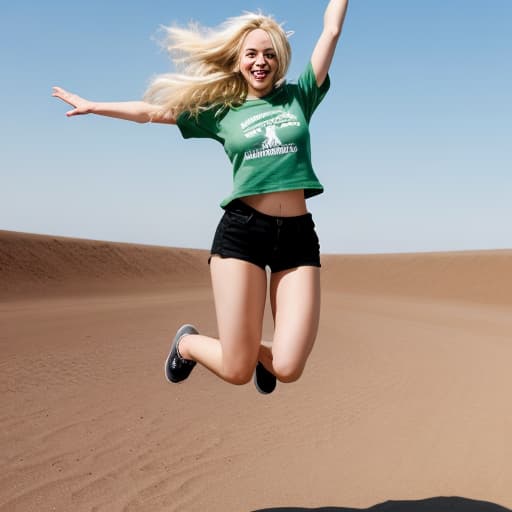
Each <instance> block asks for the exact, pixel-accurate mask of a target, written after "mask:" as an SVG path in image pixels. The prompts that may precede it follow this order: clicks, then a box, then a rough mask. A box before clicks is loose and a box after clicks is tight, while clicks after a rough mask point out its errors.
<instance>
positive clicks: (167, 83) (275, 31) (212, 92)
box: [144, 12, 291, 116]
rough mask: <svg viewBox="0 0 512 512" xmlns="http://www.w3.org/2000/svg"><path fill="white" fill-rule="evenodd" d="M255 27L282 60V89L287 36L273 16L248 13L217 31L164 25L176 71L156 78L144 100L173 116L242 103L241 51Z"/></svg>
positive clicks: (278, 76) (288, 54)
mask: <svg viewBox="0 0 512 512" xmlns="http://www.w3.org/2000/svg"><path fill="white" fill-rule="evenodd" d="M257 28H260V29H263V30H265V31H266V32H267V33H268V35H269V37H270V39H271V41H272V44H273V46H274V50H275V52H276V56H277V62H278V69H277V72H276V84H275V85H277V86H278V85H280V84H281V83H282V82H283V81H284V78H285V76H286V72H287V71H288V66H289V64H290V60H291V48H290V44H289V42H288V33H286V32H285V31H284V30H283V28H282V26H281V25H280V24H278V23H277V22H276V21H275V20H274V19H273V18H272V17H271V16H265V15H263V14H261V13H252V12H247V13H245V14H243V15H241V16H237V17H234V18H229V19H228V20H227V21H226V22H224V23H223V24H222V25H221V26H220V27H219V28H217V29H204V28H202V27H200V26H199V25H197V24H190V25H189V27H188V28H180V27H164V29H165V31H166V34H167V39H166V46H167V51H168V52H169V54H170V56H171V59H172V60H173V62H174V64H175V67H176V70H177V72H176V73H167V74H163V75H158V76H156V77H155V78H154V79H153V80H152V82H151V83H150V85H149V87H148V89H147V91H146V93H145V95H144V99H145V100H146V101H148V102H150V103H153V104H155V105H159V106H160V107H161V110H162V111H163V112H172V113H173V115H174V116H177V115H179V114H180V113H181V112H184V111H188V112H190V113H192V114H195V115H196V114H198V113H199V112H200V111H201V110H204V109H206V108H210V107H212V106H214V105H224V106H225V107H230V106H233V105H239V104H241V103H243V101H244V100H245V98H246V96H247V82H246V81H245V79H244V77H243V76H242V74H241V73H240V70H239V62H240V53H241V51H242V45H243V42H244V39H245V37H246V36H247V34H248V33H249V32H251V31H252V30H255V29H257Z"/></svg>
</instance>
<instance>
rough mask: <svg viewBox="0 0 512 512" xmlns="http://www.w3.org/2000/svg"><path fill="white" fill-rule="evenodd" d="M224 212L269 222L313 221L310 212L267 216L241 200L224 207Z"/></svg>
mask: <svg viewBox="0 0 512 512" xmlns="http://www.w3.org/2000/svg"><path fill="white" fill-rule="evenodd" d="M224 210H226V211H235V210H236V211H239V212H242V213H246V214H252V215H253V217H256V218H259V219H263V220H267V221H275V220H276V219H279V220H281V221H283V222H287V221H289V222H293V221H299V222H300V221H302V220H307V219H311V218H312V215H311V213H310V212H307V213H303V214H302V215H296V216H292V217H278V216H274V215H267V214H266V213H263V212H260V211H259V210H256V209H254V208H253V207H252V206H249V205H248V204H247V203H244V202H243V201H241V200H240V199H233V201H231V202H230V203H229V204H227V205H226V206H225V207H224Z"/></svg>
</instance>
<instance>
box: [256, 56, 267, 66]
mask: <svg viewBox="0 0 512 512" xmlns="http://www.w3.org/2000/svg"><path fill="white" fill-rule="evenodd" d="M255 64H256V66H265V64H266V62H265V58H264V57H263V54H261V53H260V54H258V55H257V56H256V62H255Z"/></svg>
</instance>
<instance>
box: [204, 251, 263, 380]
mask: <svg viewBox="0 0 512 512" xmlns="http://www.w3.org/2000/svg"><path fill="white" fill-rule="evenodd" d="M210 272H211V278H212V287H213V295H214V300H215V310H216V314H217V324H218V329H219V339H220V342H221V345H222V354H223V367H224V370H225V372H227V373H236V374H241V373H243V374H245V377H247V376H249V377H250V375H252V371H253V369H254V367H255V365H256V362H257V359H258V352H259V347H260V343H261V333H262V324H263V315H264V310H265V300H266V292H267V275H266V272H265V271H264V270H263V269H262V268H260V267H258V266H257V265H254V264H252V263H249V262H247V261H243V260H239V259H235V258H221V257H220V256H213V257H212V259H211V262H210Z"/></svg>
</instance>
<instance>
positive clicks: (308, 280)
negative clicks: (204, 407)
mask: <svg viewBox="0 0 512 512" xmlns="http://www.w3.org/2000/svg"><path fill="white" fill-rule="evenodd" d="M347 5H348V0H330V2H329V4H328V6H327V8H326V10H325V14H324V26H323V30H322V33H321V35H320V38H319V40H318V42H317V44H316V46H315V48H314V50H313V53H312V55H311V59H310V61H309V62H307V63H306V66H305V68H304V71H303V72H302V74H301V75H300V76H299V78H298V80H297V83H296V84H294V83H288V82H286V81H285V76H286V72H287V70H288V65H289V62H290V58H291V48H290V45H289V42H288V36H287V33H286V32H285V31H284V30H283V28H282V26H281V25H280V24H278V23H277V22H276V21H275V20H274V19H273V18H271V17H269V16H264V15H261V14H254V13H247V14H244V15H242V16H238V17H235V18H230V19H229V20H227V21H226V22H225V23H224V24H223V25H221V26H220V27H219V28H218V29H216V30H201V29H200V28H198V27H197V26H191V27H188V28H177V27H171V28H168V29H167V35H168V49H169V52H170V54H171V57H172V58H173V59H174V62H175V65H176V67H177V70H179V71H180V72H179V73H178V72H176V73H172V74H165V75H160V76H157V77H156V78H155V79H154V80H153V81H152V83H151V84H150V86H149V88H148V90H147V92H146V95H145V97H144V101H128V102H121V103H103V102H101V103H98V102H93V101H89V100H86V99H84V98H81V97H80V96H77V95H76V94H72V93H70V92H68V91H66V90H64V89H62V88H60V87H54V88H53V96H55V97H57V98H60V99H61V100H63V101H65V102H66V103H68V104H70V105H71V106H72V107H73V109H72V110H70V111H69V112H67V116H75V115H81V114H97V115H102V116H108V117H115V118H119V119H126V120H129V121H135V122H139V123H147V122H152V123H167V124H175V125H177V126H178V128H179V129H180V131H181V134H182V136H183V137H184V138H190V137H198V138H211V139H215V140H217V141H218V142H220V143H221V144H222V145H223V146H224V150H225V151H226V153H227V155H228V157H229V159H230V161H231V163H232V165H233V189H232V192H231V194H230V195H229V196H228V197H226V198H225V199H224V200H223V201H222V202H221V207H222V208H223V209H224V213H223V215H222V218H221V220H220V223H219V225H218V227H217V230H216V232H215V236H214V239H213V244H212V248H211V255H210V259H209V263H210V272H211V280H212V286H213V294H214V300H215V310H216V315H217V324H218V338H212V337H209V336H205V335H203V334H200V333H199V332H198V330H197V329H196V328H195V327H194V326H193V325H190V324H186V325H183V326H182V327H180V328H179V329H178V331H177V333H176V336H175V338H174V340H173V342H172V344H171V348H170V352H169V355H168V357H167V360H166V362H165V375H166V378H167V380H168V381H170V382H174V383H177V382H181V381H183V380H185V379H186V378H187V377H188V376H189V375H190V372H191V371H192V369H193V368H194V366H195V365H196V363H200V364H202V365H203V366H205V367H206V368H208V369H209V370H211V371H212V372H213V373H215V374H216V375H218V376H219V377H220V378H222V379H224V380H225V381H227V382H230V383H232V384H245V383H247V382H249V381H250V380H251V378H253V376H254V382H255V384H256V387H257V389H258V390H259V391H260V392H261V393H271V392H272V391H273V390H274V388H275V386H276V379H277V380H279V381H280V382H286V383H288V382H294V381H296V380H297V379H298V378H299V377H300V376H301V374H302V372H303V370H304V367H305V364H306V361H307V359H308V357H309V354H310V353H311V349H312V347H313V344H314V342H315V338H316V335H317V331H318V323H319V316H320V245H319V241H318V237H317V235H316V232H315V225H314V223H313V219H312V216H311V214H310V213H309V212H308V210H307V207H306V199H307V198H309V197H311V196H314V195H317V194H320V193H321V192H322V191H323V187H322V185H321V183H320V182H319V180H318V178H317V176H316V174H315V172H314V170H313V167H312V164H311V148H310V134H309V122H310V120H311V116H312V114H313V112H314V111H315V109H316V108H317V107H318V105H319V104H320V102H321V101H322V100H323V98H324V96H325V94H326V93H327V91H328V89H329V85H330V81H329V76H328V71H329V67H330V65H331V62H332V59H333V56H334V52H335V49H336V45H337V42H338V39H339V37H340V34H341V29H342V26H343V21H344V18H345V13H346V10H347ZM267 267H268V268H269V269H270V272H271V277H270V301H271V307H272V314H273V318H274V335H273V339H272V343H271V344H266V343H262V324H263V315H264V309H265V301H266V294H267V274H266V268H267Z"/></svg>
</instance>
